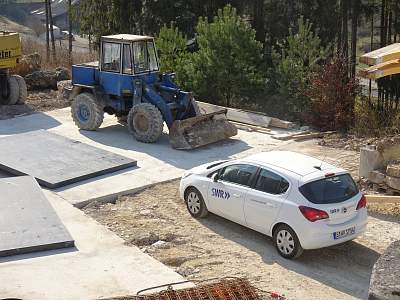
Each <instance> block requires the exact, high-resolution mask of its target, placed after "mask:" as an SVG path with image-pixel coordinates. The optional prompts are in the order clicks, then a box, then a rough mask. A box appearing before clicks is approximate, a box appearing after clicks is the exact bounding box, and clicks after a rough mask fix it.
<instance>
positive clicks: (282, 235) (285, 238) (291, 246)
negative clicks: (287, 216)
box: [274, 224, 303, 259]
mask: <svg viewBox="0 0 400 300" xmlns="http://www.w3.org/2000/svg"><path fill="white" fill-rule="evenodd" d="M274 242H275V247H276V249H277V250H278V252H279V254H280V255H281V256H283V257H284V258H288V259H292V258H297V257H299V256H300V255H301V254H302V253H303V248H302V247H301V245H300V241H299V239H298V237H297V235H296V233H295V232H294V230H293V229H292V228H291V227H289V226H288V225H286V224H280V225H279V226H278V228H276V229H275V230H274Z"/></svg>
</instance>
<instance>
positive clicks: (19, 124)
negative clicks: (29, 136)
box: [0, 112, 61, 135]
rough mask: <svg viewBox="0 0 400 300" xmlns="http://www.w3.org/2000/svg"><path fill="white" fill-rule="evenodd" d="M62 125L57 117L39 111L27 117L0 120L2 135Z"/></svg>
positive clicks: (0, 133)
mask: <svg viewBox="0 0 400 300" xmlns="http://www.w3.org/2000/svg"><path fill="white" fill-rule="evenodd" d="M59 125H61V123H60V122H58V121H57V120H56V119H54V118H52V117H50V116H48V115H46V114H44V113H41V112H38V113H34V114H32V115H29V116H28V117H27V118H25V117H16V118H12V119H7V120H1V121H0V135H11V134H18V133H24V132H29V131H34V130H39V129H50V128H54V127H57V126H59Z"/></svg>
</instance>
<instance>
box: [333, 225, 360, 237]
mask: <svg viewBox="0 0 400 300" xmlns="http://www.w3.org/2000/svg"><path fill="white" fill-rule="evenodd" d="M355 233H356V227H355V226H353V227H350V228H347V229H344V230H340V231H336V232H334V233H333V239H334V240H338V239H341V238H344V237H346V236H349V235H352V234H355Z"/></svg>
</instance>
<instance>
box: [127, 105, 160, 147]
mask: <svg viewBox="0 0 400 300" xmlns="http://www.w3.org/2000/svg"><path fill="white" fill-rule="evenodd" d="M163 127H164V121H163V117H162V115H161V112H160V111H159V110H158V108H157V107H155V106H154V105H153V104H150V103H139V104H136V105H135V106H133V107H132V109H131V110H130V111H129V114H128V128H129V131H130V132H131V133H132V135H133V136H134V137H135V139H136V140H138V141H139V142H143V143H154V142H156V141H157V140H158V138H159V137H160V135H161V134H162V131H163Z"/></svg>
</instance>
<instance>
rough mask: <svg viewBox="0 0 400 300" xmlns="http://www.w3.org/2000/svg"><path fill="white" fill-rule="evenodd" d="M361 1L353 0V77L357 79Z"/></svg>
mask: <svg viewBox="0 0 400 300" xmlns="http://www.w3.org/2000/svg"><path fill="white" fill-rule="evenodd" d="M359 1H360V0H353V7H352V8H353V9H352V14H351V73H350V75H351V77H352V78H355V77H356V59H357V28H358V26H357V25H358V16H359V6H360V3H359Z"/></svg>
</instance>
